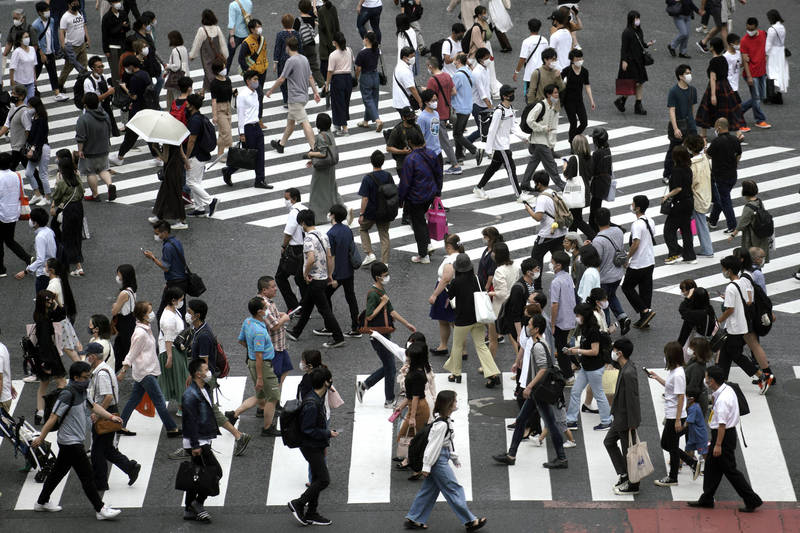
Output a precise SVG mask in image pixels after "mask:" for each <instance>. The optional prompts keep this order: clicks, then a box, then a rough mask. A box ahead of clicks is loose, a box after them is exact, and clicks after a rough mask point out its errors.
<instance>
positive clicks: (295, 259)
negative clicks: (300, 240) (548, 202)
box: [278, 246, 303, 275]
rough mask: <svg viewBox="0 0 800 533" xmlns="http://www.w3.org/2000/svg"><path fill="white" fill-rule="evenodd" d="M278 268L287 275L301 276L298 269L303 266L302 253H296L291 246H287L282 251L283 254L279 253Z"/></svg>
mask: <svg viewBox="0 0 800 533" xmlns="http://www.w3.org/2000/svg"><path fill="white" fill-rule="evenodd" d="M278 266H279V268H280V269H281V270H283V271H284V272H288V273H289V274H292V275H300V274H302V272H301V270H300V269H301V268H302V266H303V252H300V253H297V252H296V251H295V249H294V248H293V247H292V246H287V247H286V248H284V249H283V252H281V258H280V261H279V262H278Z"/></svg>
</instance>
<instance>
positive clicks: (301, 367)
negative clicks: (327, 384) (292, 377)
mask: <svg viewBox="0 0 800 533" xmlns="http://www.w3.org/2000/svg"><path fill="white" fill-rule="evenodd" d="M307 370H308V365H307V364H306V362H305V361H303V360H300V371H301V372H305V371H307Z"/></svg>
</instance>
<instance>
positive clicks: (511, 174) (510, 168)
mask: <svg viewBox="0 0 800 533" xmlns="http://www.w3.org/2000/svg"><path fill="white" fill-rule="evenodd" d="M500 167H505V168H506V173H507V174H508V180H509V181H510V182H511V188H512V189H514V195H515V196H519V194H520V192H522V191H521V190H520V188H519V180H518V179H517V166H516V165H515V164H514V156H513V155H512V153H511V150H495V151H494V154H492V162H491V163H489V166H488V167H487V168H486V170H485V171H484V173H483V176H482V177H481V181H479V182H478V188H479V189H483V188H484V187H485V186H486V184H487V183H489V180H490V179H492V176H494V173H495V172H497V171H498V170H500Z"/></svg>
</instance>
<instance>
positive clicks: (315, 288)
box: [294, 279, 344, 342]
mask: <svg viewBox="0 0 800 533" xmlns="http://www.w3.org/2000/svg"><path fill="white" fill-rule="evenodd" d="M327 287H328V282H327V280H324V279H315V280H312V281H311V283H309V284H308V288H307V289H306V292H305V294H304V295H303V299H302V300H301V301H300V306H301V307H302V309H300V319H299V320H298V322H297V325H296V326H295V328H294V332H295V336H299V335H300V334H301V333H302V332H303V328H305V327H306V324H308V319H309V318H310V317H311V310H312V309H314V306H316V307H317V311H319V314H321V315H322V319H323V320H324V321H325V329H327V330H328V331H330V332H331V333H333V340H334V342H339V341H341V340H344V335H342V328H340V327H339V323H338V322H337V321H336V317H335V316H334V315H333V311H331V306H330V305H328V298H326V296H325V291H326V289H327Z"/></svg>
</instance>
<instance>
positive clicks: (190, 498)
mask: <svg viewBox="0 0 800 533" xmlns="http://www.w3.org/2000/svg"><path fill="white" fill-rule="evenodd" d="M188 451H189V453H191V451H192V450H191V449H188ZM192 462H193V463H194V464H197V465H203V466H204V467H205V468H216V469H217V470H218V471H219V473H220V474H221V473H222V467H221V466H220V465H219V462H218V461H217V458H216V457H214V452H213V451H211V445H210V444H205V445H203V446H200V455H199V456H197V457H195V456H192ZM207 497H208V494H203V493H201V492H188V491H187V492H186V509H187V510H188V509H189V508H190V506H191V505H192V503H194V502H197V504H198V505H203V503H205V501H206V498H207Z"/></svg>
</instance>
